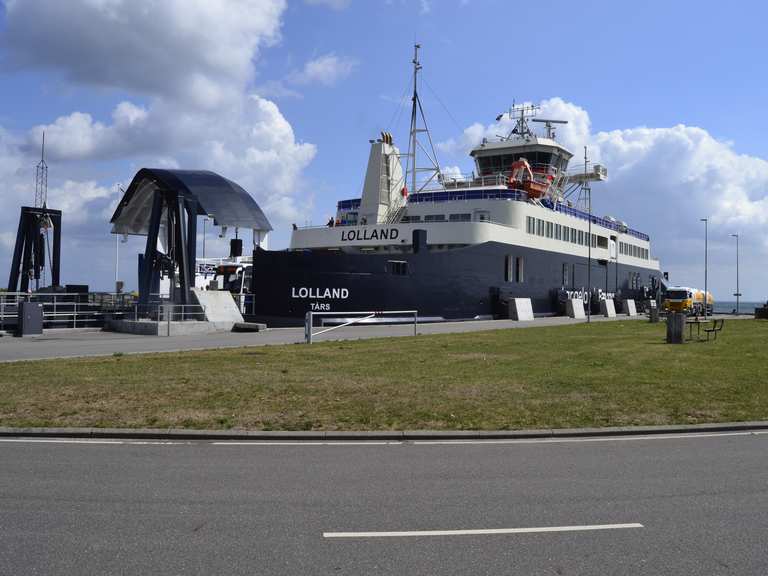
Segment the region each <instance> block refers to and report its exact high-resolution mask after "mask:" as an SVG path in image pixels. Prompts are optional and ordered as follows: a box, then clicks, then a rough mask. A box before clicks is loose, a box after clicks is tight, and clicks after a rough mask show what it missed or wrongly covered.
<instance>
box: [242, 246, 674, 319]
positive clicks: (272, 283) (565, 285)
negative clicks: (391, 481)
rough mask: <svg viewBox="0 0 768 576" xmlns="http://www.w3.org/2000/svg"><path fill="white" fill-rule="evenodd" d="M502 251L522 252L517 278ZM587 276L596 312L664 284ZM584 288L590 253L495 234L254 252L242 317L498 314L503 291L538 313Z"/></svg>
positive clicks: (602, 267) (606, 270) (598, 268)
mask: <svg viewBox="0 0 768 576" xmlns="http://www.w3.org/2000/svg"><path fill="white" fill-rule="evenodd" d="M509 257H511V262H513V263H515V262H516V259H517V258H522V270H521V273H522V278H521V281H517V274H516V272H517V270H513V271H512V273H511V274H510V272H509V270H508V266H509V262H510V260H508V258H509ZM513 265H514V266H516V264H513ZM509 276H512V278H511V281H508V280H507V279H508V278H509ZM589 280H590V283H591V292H592V295H593V296H592V301H593V309H594V310H595V311H597V308H598V302H599V300H600V299H601V298H604V297H607V298H616V299H624V298H634V299H636V300H644V299H648V298H655V297H656V292H657V291H658V287H659V286H660V282H661V279H660V273H659V272H658V271H657V270H652V269H649V268H642V267H637V266H631V265H627V264H623V263H621V261H619V262H618V264H616V263H615V262H613V261H596V260H593V261H592V271H591V277H590V278H589ZM587 287H588V274H587V258H585V257H575V256H571V255H568V254H561V253H556V252H549V251H544V250H537V249H534V248H528V247H523V246H510V245H508V244H503V243H499V242H485V243H482V244H478V245H472V246H466V247H462V248H453V249H450V250H434V249H432V250H423V251H420V252H415V253H414V252H407V253H383V252H367V253H361V252H353V253H350V252H345V251H342V250H295V251H266V250H257V251H255V252H254V255H253V275H252V287H251V291H252V294H253V296H252V300H251V301H250V302H249V306H248V308H249V309H248V313H249V314H248V315H249V316H250V317H251V318H252V319H253V320H257V321H262V322H266V323H267V324H269V325H271V326H292V325H301V324H302V323H303V321H304V317H305V315H306V313H307V312H308V311H310V310H314V311H322V312H352V311H366V310H373V311H376V310H381V311H387V310H417V311H418V315H419V317H421V318H430V319H444V320H467V319H475V318H503V317H506V315H507V306H506V304H505V302H506V301H508V300H509V299H510V298H530V299H531V303H532V306H533V311H534V313H535V314H536V315H539V316H542V315H558V314H562V313H564V310H565V304H564V303H565V300H566V299H567V298H569V297H574V298H576V297H580V296H582V295H583V294H586V293H589V292H590V290H588V288H587ZM585 298H586V296H585Z"/></svg>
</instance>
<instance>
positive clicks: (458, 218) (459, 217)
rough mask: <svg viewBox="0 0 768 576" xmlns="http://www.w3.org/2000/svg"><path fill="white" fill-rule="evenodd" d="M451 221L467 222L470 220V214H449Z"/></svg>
mask: <svg viewBox="0 0 768 576" xmlns="http://www.w3.org/2000/svg"><path fill="white" fill-rule="evenodd" d="M448 220H450V221H451V222H469V221H470V220H472V214H451V215H450V216H448Z"/></svg>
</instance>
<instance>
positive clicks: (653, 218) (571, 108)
mask: <svg viewBox="0 0 768 576" xmlns="http://www.w3.org/2000/svg"><path fill="white" fill-rule="evenodd" d="M0 6H1V8H0V182H2V188H0V194H2V199H3V203H2V205H3V207H4V210H2V211H0V273H2V274H6V273H7V270H8V269H9V266H10V253H11V250H12V246H13V241H14V239H15V232H16V226H17V223H18V209H19V206H21V205H29V204H32V202H33V199H34V173H35V165H36V163H37V162H38V160H39V156H40V141H41V135H42V132H43V131H45V134H46V160H47V163H48V166H49V193H48V194H49V201H48V205H49V206H50V207H52V208H59V209H62V210H63V211H64V216H63V218H64V223H63V235H64V244H63V249H62V265H63V271H62V277H63V281H64V282H65V283H72V284H81V283H87V284H90V286H91V288H92V289H96V290H111V289H112V287H113V286H114V284H113V283H114V279H115V267H116V253H117V252H118V251H119V259H118V261H119V268H118V270H119V272H118V274H119V277H120V278H121V279H123V280H125V282H126V286H127V287H128V288H129V289H130V288H135V286H136V261H137V254H138V253H139V252H140V251H142V250H143V243H142V239H141V238H131V239H129V240H128V242H127V243H125V244H120V245H119V246H118V245H117V243H116V241H115V237H114V236H111V235H110V234H109V229H110V227H109V223H108V221H109V218H110V216H111V214H112V212H113V210H114V207H115V206H116V204H117V202H118V200H119V197H120V194H119V191H118V187H119V186H122V187H124V188H125V187H127V185H128V184H129V183H130V181H131V178H132V177H133V175H134V174H135V173H136V172H137V171H138V170H139V169H140V168H142V167H178V168H187V169H208V170H213V171H215V172H218V173H220V174H222V175H223V176H225V177H227V178H230V179H232V180H234V181H236V182H238V183H239V184H241V185H242V186H243V187H244V188H245V189H246V190H248V191H249V192H250V193H251V194H252V195H253V196H254V198H255V199H256V200H257V202H258V203H259V204H260V206H261V207H262V209H263V210H264V211H265V213H266V215H267V217H268V218H269V219H270V221H271V222H272V225H273V227H274V228H275V231H274V232H273V233H272V234H271V237H270V246H271V247H272V248H284V247H286V246H287V243H288V240H289V236H290V227H291V224H292V223H294V222H295V223H298V224H305V223H322V222H324V221H326V220H327V218H328V217H329V216H330V215H332V214H334V213H335V205H336V201H337V200H341V199H347V198H355V197H359V196H360V192H361V188H362V182H363V177H364V172H365V168H366V162H367V157H368V140H369V139H371V138H375V137H377V135H378V134H379V132H380V131H382V130H388V131H391V132H392V133H393V134H394V137H395V143H396V144H398V143H400V144H402V146H401V147H402V148H406V147H407V131H408V126H407V121H408V115H409V109H408V106H409V102H408V101H407V98H404V95H407V94H408V90H409V89H408V85H409V82H410V78H411V64H410V60H411V58H412V54H413V44H414V42H419V43H420V44H421V46H422V50H421V61H422V64H423V72H422V82H421V86H420V94H421V96H422V99H423V103H424V107H425V112H426V115H427V120H428V122H429V126H430V129H431V133H432V137H433V139H434V140H435V142H436V143H437V151H438V156H439V159H440V162H441V164H442V165H443V166H446V167H450V169H452V170H461V171H464V172H469V171H471V169H472V164H471V162H470V161H469V157H468V156H467V152H468V150H469V148H471V146H472V145H474V144H476V143H478V142H479V141H480V140H481V139H482V138H483V137H484V136H490V137H493V136H495V135H496V134H499V133H501V130H503V128H504V127H503V126H499V125H497V124H496V123H495V122H494V118H495V117H496V116H497V115H498V114H499V113H500V112H503V111H505V110H507V109H508V108H509V106H510V105H511V104H512V103H513V101H514V102H517V103H520V102H530V103H534V104H537V105H539V106H541V112H540V114H541V115H542V116H545V115H546V116H552V117H556V118H561V119H564V120H568V121H569V124H567V125H566V126H563V127H562V128H561V129H560V130H559V132H558V139H559V140H560V141H561V142H562V143H563V144H565V145H566V146H567V147H569V148H570V149H571V150H572V151H574V152H575V153H576V154H577V156H579V157H580V156H581V154H582V150H583V147H584V146H587V147H588V150H589V155H590V158H591V160H592V161H594V162H599V163H601V164H603V165H605V166H606V167H607V169H608V174H609V177H608V180H607V181H606V182H603V183H599V184H596V185H594V186H593V208H594V211H595V212H596V213H598V214H600V215H603V214H606V215H607V214H610V215H613V216H615V217H617V218H618V219H620V220H624V221H626V222H627V223H628V224H629V225H630V226H632V227H633V228H635V229H638V230H641V231H644V232H646V233H648V234H650V236H651V239H652V255H653V256H654V257H657V258H659V259H660V261H661V267H662V270H665V271H668V272H669V274H670V280H671V282H672V283H674V284H684V285H686V284H687V285H693V286H700V287H703V283H704V224H703V223H702V222H701V221H700V219H701V218H707V219H708V240H709V241H708V245H709V256H708V263H709V276H708V280H709V287H710V289H711V290H712V291H713V292H714V295H715V298H716V299H718V300H732V299H733V298H732V296H731V294H732V293H733V292H734V291H735V282H736V270H735V266H736V246H735V239H734V238H733V237H731V234H739V235H740V248H741V264H742V265H741V270H740V271H741V277H740V284H741V285H740V288H741V292H742V294H743V295H744V296H743V299H745V300H765V299H766V298H768V289H766V286H768V266H766V263H768V235H766V234H765V232H766V227H767V225H768V139H766V138H765V137H764V135H765V134H766V133H767V132H768V114H766V109H765V102H767V101H768V98H767V97H768V80H766V77H765V74H764V70H763V58H762V54H764V52H765V33H764V30H763V27H764V26H763V23H764V22H765V21H766V17H768V5H765V4H764V3H760V2H736V3H734V4H733V5H732V6H731V8H730V9H728V10H724V9H723V6H722V3H717V4H716V3H714V2H711V3H710V2H693V1H681V2H655V1H647V2H643V3H626V2H611V1H604V2H597V1H583V2H578V3H574V2H567V1H549V2H517V1H513V0H499V1H496V0H288V1H283V0H230V1H221V2H217V1H215V0H67V2H50V1H47V0H0ZM747 16H748V17H747ZM208 230H209V235H208V236H207V242H206V250H207V254H206V255H208V256H211V255H216V254H217V255H222V256H223V255H226V246H225V241H223V240H220V239H219V238H218V237H217V235H216V233H215V232H213V233H210V227H209V228H208ZM200 242H201V243H202V239H200ZM198 250H200V248H198ZM3 278H4V277H3ZM0 282H4V279H3V280H0Z"/></svg>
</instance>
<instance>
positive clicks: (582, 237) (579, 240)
mask: <svg viewBox="0 0 768 576" xmlns="http://www.w3.org/2000/svg"><path fill="white" fill-rule="evenodd" d="M577 244H584V230H579V239H578V242H577Z"/></svg>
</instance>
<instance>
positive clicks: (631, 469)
mask: <svg viewBox="0 0 768 576" xmlns="http://www.w3.org/2000/svg"><path fill="white" fill-rule="evenodd" d="M81 442H88V441H81ZM106 442H107V441H101V443H73V442H66V443H55V442H53V443H52V442H50V441H45V442H40V441H38V442H29V441H25V440H21V441H11V440H9V439H0V462H2V466H0V574H80V575H88V574H231V575H237V574H266V575H272V574H275V575H277V574H280V575H284V574H289V575H290V574H302V575H303V574H339V575H344V574H348V575H355V576H357V575H360V574H366V575H378V574H396V575H401V574H411V575H421V574H423V575H427V574H429V575H432V574H441V575H453V574H456V575H459V574H461V575H464V574H473V575H483V574H488V575H497V574H521V575H523V574H524V575H532V574H539V575H550V574H582V575H591V574H594V575H601V576H602V575H605V574H612V575H621V574H627V575H633V576H634V575H637V574H644V575H656V574H659V575H662V574H663V575H668V574H707V575H718V574H765V573H766V571H767V569H768V546H766V545H765V538H766V536H765V535H766V533H767V532H768V506H766V502H768V463H767V462H766V459H765V454H766V451H767V450H768V434H765V433H742V434H730V435H726V434H705V435H698V436H691V435H689V436H684V435H683V436H661V437H654V438H642V437H639V438H638V437H632V438H614V439H611V438H609V439H606V438H602V439H571V440H558V441H552V440H549V441H541V440H539V441H532V440H529V441H511V442H504V443H501V442H495V443H494V442H486V443H478V442H475V443H460V442H454V443H420V442H410V443H390V444H387V443H382V444H375V443H370V444H362V445H361V444H351V443H348V444H339V443H337V444H323V443H304V444H299V443H290V442H283V443H261V444H234V443H222V444H217V443H211V442H207V443H189V444H183V443H180V444H175V443H165V444H146V443H144V444H140V443H119V444H110V443H106ZM595 527H602V528H603V529H595ZM552 530H555V531H552ZM491 531H496V532H499V531H501V533H492V532H491ZM340 533H341V534H340ZM345 533H346V534H345ZM365 533H368V534H365ZM371 533H373V534H371ZM333 536H336V537H333ZM339 536H340V537H339Z"/></svg>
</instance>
